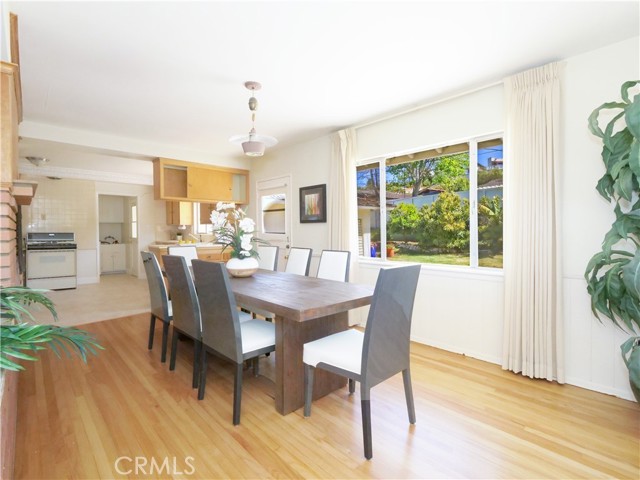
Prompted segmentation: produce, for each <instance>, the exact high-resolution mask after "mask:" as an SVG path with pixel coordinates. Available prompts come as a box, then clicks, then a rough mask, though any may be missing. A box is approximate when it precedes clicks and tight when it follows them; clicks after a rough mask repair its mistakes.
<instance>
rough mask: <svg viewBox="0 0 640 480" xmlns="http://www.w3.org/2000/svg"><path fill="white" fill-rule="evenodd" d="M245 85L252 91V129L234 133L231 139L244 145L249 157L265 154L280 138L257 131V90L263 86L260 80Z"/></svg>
mask: <svg viewBox="0 0 640 480" xmlns="http://www.w3.org/2000/svg"><path fill="white" fill-rule="evenodd" d="M244 86H245V87H246V89H247V90H249V91H250V92H251V98H249V110H250V111H251V130H249V134H248V135H234V136H233V137H231V138H230V139H229V141H230V142H231V143H235V144H236V145H242V150H243V151H244V154H245V155H247V156H249V157H260V156H262V155H264V150H265V148H266V147H272V146H274V145H275V144H276V143H278V140H276V139H275V138H273V137H270V136H269V135H259V134H257V133H256V110H257V109H258V100H257V99H256V97H255V92H256V91H258V90H260V89H261V88H262V85H260V83H258V82H245V84H244Z"/></svg>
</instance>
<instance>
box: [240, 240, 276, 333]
mask: <svg viewBox="0 0 640 480" xmlns="http://www.w3.org/2000/svg"><path fill="white" fill-rule="evenodd" d="M279 250H280V247H277V246H273V245H261V246H259V247H258V255H259V257H258V264H259V265H260V268H261V269H263V270H271V271H272V272H275V271H276V270H277V269H278V253H279ZM247 308H249V307H247ZM256 315H260V316H262V317H264V319H265V320H267V321H268V322H272V321H273V319H274V317H275V314H274V313H272V312H268V311H267V310H262V309H259V308H255V307H251V316H252V318H256ZM240 321H241V322H242V321H243V319H242V318H240Z"/></svg>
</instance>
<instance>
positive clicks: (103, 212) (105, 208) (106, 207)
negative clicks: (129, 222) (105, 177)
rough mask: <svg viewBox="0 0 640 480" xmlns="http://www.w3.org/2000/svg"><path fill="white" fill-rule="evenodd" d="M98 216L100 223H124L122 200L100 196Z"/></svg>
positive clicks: (116, 197) (115, 197) (120, 198)
mask: <svg viewBox="0 0 640 480" xmlns="http://www.w3.org/2000/svg"><path fill="white" fill-rule="evenodd" d="M98 215H99V217H98V219H99V222H100V223H124V198H123V197H119V196H111V195H100V197H99V198H98Z"/></svg>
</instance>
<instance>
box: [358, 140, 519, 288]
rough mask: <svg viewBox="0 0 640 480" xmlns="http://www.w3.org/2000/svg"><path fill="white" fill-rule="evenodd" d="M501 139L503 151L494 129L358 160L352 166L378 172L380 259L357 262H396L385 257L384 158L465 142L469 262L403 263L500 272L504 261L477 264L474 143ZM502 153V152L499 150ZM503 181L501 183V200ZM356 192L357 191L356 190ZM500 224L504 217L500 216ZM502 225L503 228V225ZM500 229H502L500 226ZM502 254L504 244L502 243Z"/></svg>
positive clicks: (476, 199) (475, 160)
mask: <svg viewBox="0 0 640 480" xmlns="http://www.w3.org/2000/svg"><path fill="white" fill-rule="evenodd" d="M497 139H500V140H502V146H503V152H504V132H503V131H498V132H493V133H488V134H483V135H477V136H471V137H467V138H463V139H460V140H454V141H450V142H444V143H440V144H436V145H431V146H425V147H423V148H418V149H412V150H405V151H402V152H398V153H394V154H389V155H384V156H376V157H373V158H368V159H360V160H358V161H357V162H356V166H355V167H356V169H357V168H358V167H362V166H373V165H376V164H377V166H378V171H379V174H380V197H379V199H378V200H379V204H380V258H377V257H367V256H366V255H358V259H359V261H360V262H372V263H374V264H380V263H393V264H397V263H398V262H397V261H390V260H389V259H388V258H387V248H386V247H387V205H386V203H387V202H386V196H387V178H386V177H387V176H386V166H387V160H388V159H390V158H394V157H398V156H401V155H411V154H414V153H418V152H423V151H425V150H436V149H444V148H446V147H448V146H450V145H457V144H462V143H466V144H467V145H468V146H469V150H468V151H469V265H451V264H446V263H422V262H407V263H419V264H420V265H421V266H422V267H427V268H432V269H438V270H455V271H459V270H460V269H470V270H472V271H482V272H486V273H493V274H496V275H502V272H503V269H504V263H503V266H502V267H485V266H480V265H479V249H478V241H479V235H478V233H479V232H478V145H479V144H481V143H483V142H486V141H489V140H497ZM503 155H504V153H503ZM507 164H508V162H506V163H503V179H504V178H506V175H505V173H506V171H507ZM505 187H506V186H505V183H504V182H503V199H504V190H505ZM356 195H357V192H356ZM503 226H504V219H503ZM503 228H504V227H503ZM503 232H504V229H503ZM503 255H504V246H503Z"/></svg>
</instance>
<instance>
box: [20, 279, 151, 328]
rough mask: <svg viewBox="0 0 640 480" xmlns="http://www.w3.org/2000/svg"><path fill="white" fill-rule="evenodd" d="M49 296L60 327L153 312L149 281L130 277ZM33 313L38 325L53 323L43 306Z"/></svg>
mask: <svg viewBox="0 0 640 480" xmlns="http://www.w3.org/2000/svg"><path fill="white" fill-rule="evenodd" d="M47 296H48V297H49V298H50V299H51V300H52V301H53V303H54V304H55V308H56V311H57V313H58V323H59V324H60V325H82V324H86V323H92V322H99V321H102V320H109V319H112V318H120V317H125V316H128V315H136V314H138V313H143V312H148V311H149V308H150V307H149V286H148V283H147V280H146V279H142V280H140V279H138V278H137V277H134V276H132V275H127V274H111V275H101V276H100V282H99V283H91V284H86V285H78V287H77V288H74V289H68V290H52V291H50V292H49V293H47ZM30 311H31V313H32V314H33V316H34V318H35V319H36V321H37V322H39V323H52V322H53V321H54V320H53V317H52V316H51V313H49V311H48V310H46V309H45V308H43V307H42V306H40V305H33V306H32V307H30Z"/></svg>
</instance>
